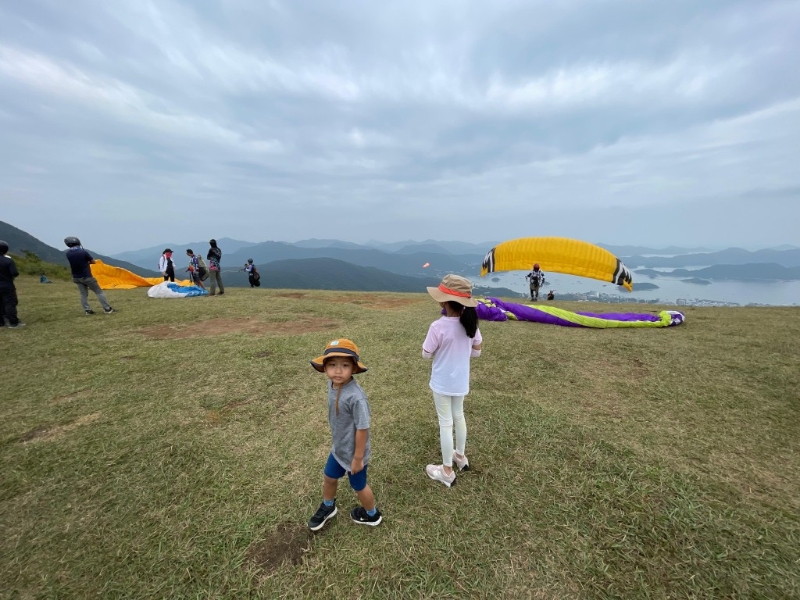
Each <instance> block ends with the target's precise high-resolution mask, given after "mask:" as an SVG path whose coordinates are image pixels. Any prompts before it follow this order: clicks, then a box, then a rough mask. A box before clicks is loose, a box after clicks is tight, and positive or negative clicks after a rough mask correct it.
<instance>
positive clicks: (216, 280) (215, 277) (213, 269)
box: [206, 240, 225, 296]
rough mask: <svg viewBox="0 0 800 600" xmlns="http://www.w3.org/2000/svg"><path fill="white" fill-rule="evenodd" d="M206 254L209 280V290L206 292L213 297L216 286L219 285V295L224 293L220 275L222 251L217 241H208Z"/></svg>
mask: <svg viewBox="0 0 800 600" xmlns="http://www.w3.org/2000/svg"><path fill="white" fill-rule="evenodd" d="M208 243H209V245H210V246H211V247H210V248H209V249H208V254H206V260H207V261H208V272H209V279H210V280H211V288H210V289H209V290H208V295H209V296H213V295H215V294H216V291H217V285H219V295H220V296H222V294H224V293H225V287H224V286H223V285H222V275H220V268H221V267H220V266H219V264H220V262H221V261H222V250H220V249H219V247H218V246H217V240H209V241H208Z"/></svg>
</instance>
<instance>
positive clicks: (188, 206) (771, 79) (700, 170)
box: [0, 0, 800, 252]
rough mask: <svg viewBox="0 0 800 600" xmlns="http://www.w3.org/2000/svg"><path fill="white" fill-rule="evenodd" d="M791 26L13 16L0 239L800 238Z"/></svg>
mask: <svg viewBox="0 0 800 600" xmlns="http://www.w3.org/2000/svg"><path fill="white" fill-rule="evenodd" d="M798 30H800V7H798V5H797V3H794V2H781V1H766V0H765V1H763V2H759V3H753V2H750V1H741V2H735V1H734V2H731V1H724V2H723V1H721V0H720V1H707V2H703V3H697V2H688V1H686V2H670V3H664V2H636V3H631V2H624V1H622V0H606V1H604V2H594V1H584V2H579V1H577V0H572V1H565V2H559V3H553V2H530V1H525V2H522V1H519V2H504V3H501V4H500V5H499V6H492V7H489V6H488V5H486V4H485V3H478V2H473V3H464V2H455V1H451V2H437V3H427V2H405V3H327V2H311V1H293V2H279V1H277V0H273V1H272V2H263V1H261V0H258V1H257V0H252V1H245V0H241V1H225V2H222V1H212V0H203V1H193V2H188V1H187V2H175V1H166V0H161V1H159V2H155V1H150V2H143V1H139V0H127V1H122V0H121V1H119V2H114V3H98V2H94V1H90V0H78V1H73V2H69V3H64V2H54V1H45V0H40V1H33V0H31V1H29V2H24V3H23V2H19V3H6V4H5V5H2V6H0V205H1V206H2V209H0V219H2V220H6V221H9V222H11V223H13V224H15V225H17V226H19V227H22V228H23V229H26V230H28V231H30V232H31V233H33V234H34V235H37V236H39V237H41V238H42V239H44V240H45V241H48V242H50V243H53V244H58V243H59V241H60V239H61V238H63V236H64V235H66V234H78V235H80V236H81V237H82V238H86V239H88V240H92V243H91V244H90V245H91V246H92V247H95V248H98V249H101V250H104V251H106V252H116V251H121V250H124V249H130V248H136V247H141V246H143V245H150V244H151V243H152V244H155V243H158V242H161V241H163V240H165V239H175V237H176V233H175V230H176V229H178V230H181V231H183V232H184V236H185V237H187V239H190V238H193V237H195V236H196V235H198V234H199V235H208V236H216V237H222V236H230V237H238V238H243V239H251V240H254V241H260V240H264V239H285V240H293V239H301V238H306V237H338V238H342V239H348V240H353V241H364V240H367V239H371V238H383V239H386V240H387V241H392V240H396V239H408V238H417V239H423V238H428V237H434V238H437V237H438V238H450V239H454V238H461V239H465V240H473V241H483V240H487V239H504V238H509V237H517V236H520V235H567V236H575V237H582V238H585V239H590V240H593V241H601V242H607V243H619V244H623V243H652V244H669V243H687V244H705V245H715V244H716V245H721V244H729V243H730V244H733V243H738V244H739V245H747V244H750V245H752V244H777V243H794V244H800V234H798V233H797V232H796V229H797V228H789V227H788V226H787V225H786V224H787V222H790V220H791V219H792V218H794V217H796V216H798V209H797V206H799V205H800V193H798V190H800V171H798V169H797V168H796V157H797V156H798V155H799V153H800V71H798V69H797V68H796V64H797V63H798V59H800V52H799V51H798V47H799V46H800V42H798V41H797V39H796V37H797V36H796V32H797V31H798ZM762 205H763V206H768V207H769V210H767V211H759V212H758V215H759V216H758V218H753V215H752V212H753V211H752V210H746V209H745V208H744V207H747V206H753V208H754V209H755V210H757V211H758V210H759V209H758V208H756V206H762ZM725 207H728V208H727V209H726V208H725ZM734 208H735V210H734ZM659 215H669V217H668V218H667V217H664V218H659ZM720 219H723V220H724V223H725V226H724V227H721V226H720V222H721V221H720ZM794 222H797V220H796V218H795V219H794ZM601 224H603V225H602V226H601ZM740 236H741V237H740ZM87 243H88V242H87Z"/></svg>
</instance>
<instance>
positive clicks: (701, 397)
mask: <svg viewBox="0 0 800 600" xmlns="http://www.w3.org/2000/svg"><path fill="white" fill-rule="evenodd" d="M108 296H109V298H110V300H111V303H112V304H113V305H114V307H115V308H117V309H118V310H119V313H117V314H114V315H109V316H106V315H102V314H101V315H95V316H93V317H85V316H83V314H82V311H81V309H80V305H79V303H78V295H77V292H76V290H75V288H74V286H73V285H72V284H71V283H60V282H56V283H54V284H53V285H48V286H43V285H39V284H38V283H35V282H34V281H33V279H32V278H22V281H20V283H19V298H20V306H19V310H20V316H21V317H22V318H23V320H25V321H26V322H27V323H28V325H29V326H28V327H26V328H25V329H22V330H10V329H0V337H2V345H3V347H4V348H5V349H6V352H5V353H4V356H3V366H4V370H3V373H4V381H3V387H2V391H0V481H2V485H0V532H2V534H3V543H2V544H1V545H0V590H2V591H3V592H2V593H1V594H0V595H2V596H4V597H9V598H17V597H19V598H32V597H48V598H57V597H60V598H86V597H104V598H116V597H129V598H167V597H175V598H179V597H207V598H252V597H258V598H276V597H291V598H309V597H311V598H316V597H319V598H334V597H335V598H343V597H347V598H354V597H363V598H407V597H449V598H466V597H479V598H499V597H506V598H606V597H621V598H645V597H646V598H681V597H694V598H711V597H717V598H797V597H800V569H798V563H797V560H798V551H797V548H798V540H799V539H800V517H799V516H798V515H799V513H800V444H799V442H798V440H800V420H798V418H797V415H798V410H800V399H799V398H798V394H797V390H798V389H799V388H800V370H798V369H797V357H798V355H800V318H798V317H800V312H798V309H796V308H737V309H713V308H694V307H689V308H687V310H686V312H687V323H686V325H684V326H681V327H678V328H673V329H669V330H608V331H599V330H583V329H571V328H560V327H554V326H545V325H536V324H532V323H523V322H504V323H482V324H481V329H482V332H483V335H484V340H485V341H484V355H483V356H482V357H481V358H480V359H477V360H476V361H475V362H474V363H473V376H472V390H471V393H470V395H469V396H468V398H467V401H466V412H467V422H468V427H469V438H468V446H467V454H468V455H469V457H470V461H471V463H472V465H473V470H472V471H471V472H469V473H466V474H463V475H460V476H459V478H458V484H457V485H456V486H454V487H453V488H452V489H446V488H444V487H443V486H442V485H440V484H436V483H434V482H432V481H430V480H429V479H428V478H427V477H426V476H425V473H424V467H425V464H427V463H429V462H436V461H438V460H439V459H440V456H439V441H438V426H437V423H436V415H435V411H434V408H433V403H432V400H431V397H430V391H429V390H428V387H427V380H428V376H429V369H430V365H429V363H426V362H425V361H424V360H423V359H422V358H421V357H420V346H421V343H422V339H423V338H424V336H425V332H426V330H427V327H428V324H429V323H430V322H431V321H432V320H433V319H435V318H437V317H438V306H437V305H436V303H434V302H433V301H432V300H431V299H430V298H429V297H427V295H425V294H381V293H364V292H326V291H302V290H266V291H265V290H259V291H258V292H255V291H253V290H249V289H231V290H230V291H229V292H228V293H226V294H225V295H224V296H221V297H219V296H218V297H214V298H195V299H184V300H149V299H147V298H146V296H145V293H144V292H143V291H142V290H131V291H110V292H108ZM558 304H559V305H560V306H564V307H565V308H577V307H578V306H579V307H580V308H581V309H587V308H589V307H587V305H586V304H585V303H582V304H573V305H569V304H568V303H558ZM591 308H592V309H593V310H596V311H602V310H604V309H605V308H608V310H612V311H613V310H617V309H618V308H619V307H618V306H617V305H614V306H613V307H611V306H609V307H604V306H601V305H594V306H592V307H591ZM652 308H653V307H652V306H649V305H648V306H640V307H637V306H626V309H628V310H637V309H640V310H648V309H652ZM339 336H347V337H351V338H352V339H354V340H355V341H356V342H357V343H358V344H359V345H360V346H361V348H362V358H363V361H364V362H365V363H366V365H367V366H368V367H369V368H370V370H369V372H368V373H365V374H363V375H360V376H358V377H359V378H360V379H359V380H360V382H361V384H362V386H363V387H364V389H365V390H366V391H367V393H368V395H369V398H370V403H371V407H372V416H373V420H372V429H371V435H372V441H373V451H374V458H373V462H372V464H371V466H370V480H371V484H372V487H373V489H374V490H375V493H376V496H377V499H378V504H379V506H380V508H381V510H382V511H383V513H384V517H385V522H384V524H382V525H381V526H380V527H377V528H374V529H373V528H363V527H359V526H357V525H355V524H353V523H351V522H350V521H349V518H348V516H347V510H348V509H349V508H350V507H351V506H353V505H354V503H355V497H354V494H353V493H352V492H351V491H350V490H349V489H348V487H347V484H346V483H343V484H342V485H341V486H340V488H339V494H338V499H339V506H340V509H341V510H340V514H339V516H338V517H336V518H335V519H334V521H333V522H332V523H331V524H330V525H329V526H328V528H326V529H325V530H323V531H322V532H320V533H319V534H317V535H314V536H310V535H308V533H307V532H306V529H305V523H306V521H307V520H308V518H309V517H310V516H311V514H312V513H313V512H314V510H315V509H316V507H317V505H318V503H319V501H320V496H321V471H322V466H323V463H324V460H325V458H326V456H327V453H328V451H329V449H330V439H329V432H328V426H327V420H326V409H325V392H324V376H323V375H320V374H318V373H316V372H314V371H313V370H312V369H311V367H310V366H309V364H308V361H309V360H310V359H311V358H313V357H314V356H316V355H317V354H318V353H319V352H320V351H321V350H322V348H323V347H324V345H325V343H326V342H327V341H328V340H330V339H332V338H334V337H339Z"/></svg>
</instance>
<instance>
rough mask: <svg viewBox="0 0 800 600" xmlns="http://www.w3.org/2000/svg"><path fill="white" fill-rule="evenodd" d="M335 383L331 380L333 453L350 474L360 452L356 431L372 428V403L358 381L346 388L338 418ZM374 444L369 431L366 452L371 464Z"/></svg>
mask: <svg viewBox="0 0 800 600" xmlns="http://www.w3.org/2000/svg"><path fill="white" fill-rule="evenodd" d="M338 391H339V390H335V389H333V383H332V382H331V380H330V379H329V380H328V423H330V425H331V436H332V437H333V448H331V453H332V454H333V457H334V458H335V459H336V462H338V463H339V464H340V465H341V466H342V468H343V469H345V470H347V471H348V472H349V471H350V466H351V465H352V463H353V454H355V450H356V430H357V429H369V416H370V415H369V402H367V395H366V394H365V393H364V390H362V389H361V386H360V385H358V382H357V381H356V380H355V379H351V380H350V381H349V382H348V383H346V384H344V385H343V386H342V393H341V394H340V396H339V415H338V416H337V415H336V394H337V392H338ZM369 455H370V444H369V432H367V447H366V448H365V449H364V464H365V465H366V464H367V463H368V462H369Z"/></svg>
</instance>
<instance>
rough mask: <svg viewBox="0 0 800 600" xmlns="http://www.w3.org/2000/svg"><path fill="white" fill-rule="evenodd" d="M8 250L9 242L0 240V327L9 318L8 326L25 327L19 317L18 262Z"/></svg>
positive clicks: (12, 327)
mask: <svg viewBox="0 0 800 600" xmlns="http://www.w3.org/2000/svg"><path fill="white" fill-rule="evenodd" d="M7 252H8V243H7V242H4V241H2V240H0V327H3V326H5V324H6V319H8V326H9V327H11V329H14V328H16V327H25V323H22V322H21V321H20V320H19V318H18V317H17V287H16V286H15V285H14V279H16V278H17V277H18V276H19V271H18V270H17V264H16V263H15V262H14V259H12V258H11V257H10V256H6V253H7Z"/></svg>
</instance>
